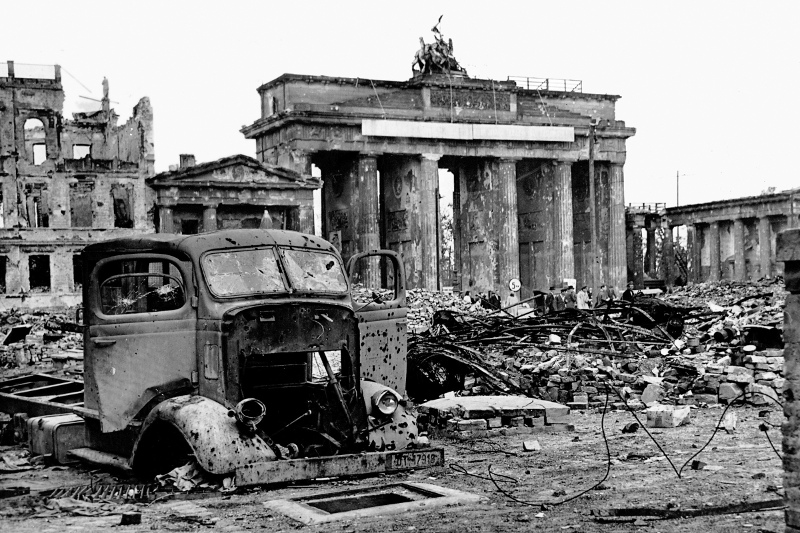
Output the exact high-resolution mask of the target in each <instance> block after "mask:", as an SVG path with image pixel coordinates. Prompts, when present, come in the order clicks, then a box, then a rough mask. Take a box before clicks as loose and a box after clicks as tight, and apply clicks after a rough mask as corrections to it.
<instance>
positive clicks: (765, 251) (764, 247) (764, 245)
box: [758, 217, 772, 278]
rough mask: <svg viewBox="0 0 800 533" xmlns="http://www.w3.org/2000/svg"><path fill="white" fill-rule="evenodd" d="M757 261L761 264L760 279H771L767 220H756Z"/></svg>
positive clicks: (770, 246) (769, 232)
mask: <svg viewBox="0 0 800 533" xmlns="http://www.w3.org/2000/svg"><path fill="white" fill-rule="evenodd" d="M758 259H759V263H760V264H761V277H762V278H771V277H772V228H771V227H770V223H769V218H768V217H761V218H759V219H758Z"/></svg>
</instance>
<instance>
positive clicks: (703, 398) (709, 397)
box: [694, 394, 717, 404]
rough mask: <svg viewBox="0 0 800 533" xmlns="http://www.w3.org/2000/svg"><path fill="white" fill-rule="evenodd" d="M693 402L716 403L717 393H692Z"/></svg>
mask: <svg viewBox="0 0 800 533" xmlns="http://www.w3.org/2000/svg"><path fill="white" fill-rule="evenodd" d="M694 401H695V403H707V404H715V403H717V395H716V394H695V395H694Z"/></svg>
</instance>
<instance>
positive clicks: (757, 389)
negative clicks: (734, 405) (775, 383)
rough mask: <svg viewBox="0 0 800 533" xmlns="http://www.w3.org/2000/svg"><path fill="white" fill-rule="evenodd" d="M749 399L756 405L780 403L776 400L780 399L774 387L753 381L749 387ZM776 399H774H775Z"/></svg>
mask: <svg viewBox="0 0 800 533" xmlns="http://www.w3.org/2000/svg"><path fill="white" fill-rule="evenodd" d="M747 392H748V398H747V399H748V400H750V401H751V402H752V403H754V404H755V405H776V406H777V405H778V404H776V403H774V401H780V398H779V394H778V393H777V392H776V391H775V389H773V388H772V387H769V386H766V385H759V384H757V383H752V384H750V385H748V387H747ZM773 400H774V401H773Z"/></svg>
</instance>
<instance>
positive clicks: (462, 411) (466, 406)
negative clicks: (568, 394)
mask: <svg viewBox="0 0 800 533" xmlns="http://www.w3.org/2000/svg"><path fill="white" fill-rule="evenodd" d="M419 411H420V413H426V414H431V415H436V416H441V415H442V414H451V415H453V416H458V417H461V418H467V415H469V417H470V418H472V417H473V413H481V414H484V415H487V414H488V416H482V417H480V418H494V417H496V416H501V417H502V416H507V417H514V416H525V417H545V418H547V417H548V416H550V417H559V416H566V415H568V414H569V407H567V406H566V405H563V404H560V403H556V402H551V401H548V400H540V399H536V398H529V397H527V396H457V397H455V398H437V399H436V400H431V401H428V402H425V403H423V404H422V405H420V406H419ZM476 418H477V417H476Z"/></svg>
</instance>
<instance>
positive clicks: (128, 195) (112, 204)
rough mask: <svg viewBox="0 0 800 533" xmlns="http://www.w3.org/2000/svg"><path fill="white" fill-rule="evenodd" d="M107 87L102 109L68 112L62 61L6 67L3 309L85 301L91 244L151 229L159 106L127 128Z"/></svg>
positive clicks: (0, 75)
mask: <svg viewBox="0 0 800 533" xmlns="http://www.w3.org/2000/svg"><path fill="white" fill-rule="evenodd" d="M108 94H109V93H108V83H107V82H106V81H105V80H104V83H103V98H102V100H101V101H100V102H99V103H98V107H99V109H98V110H96V111H94V112H88V113H75V114H73V117H72V119H67V118H65V117H64V116H63V105H64V91H63V89H62V86H61V69H60V67H59V66H58V65H54V66H47V67H42V66H39V65H20V64H17V65H15V64H14V62H13V61H9V62H7V63H5V64H0V179H2V191H0V192H2V196H1V197H0V217H1V218H0V290H1V291H2V299H3V304H4V305H6V306H7V307H56V306H59V307H61V306H68V305H74V304H75V303H77V302H79V301H80V287H79V286H78V285H79V283H80V280H79V275H78V273H79V272H80V264H79V253H80V251H81V249H82V248H83V247H84V246H86V245H87V244H90V243H93V242H97V241H101V240H105V239H109V238H113V237H119V236H128V235H131V234H135V233H142V232H147V231H152V230H153V228H152V217H151V216H150V215H149V214H148V212H147V211H148V209H147V202H146V186H145V178H147V177H148V176H151V175H152V174H153V163H154V155H153V112H152V109H151V107H150V101H149V100H148V99H147V98H142V99H141V100H140V101H139V103H138V104H137V105H136V106H135V107H134V109H133V115H132V116H131V118H130V119H129V120H128V121H127V122H125V123H124V124H120V125H118V124H117V121H118V116H117V114H116V113H115V112H114V110H113V109H111V107H110V100H109V96H108Z"/></svg>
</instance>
